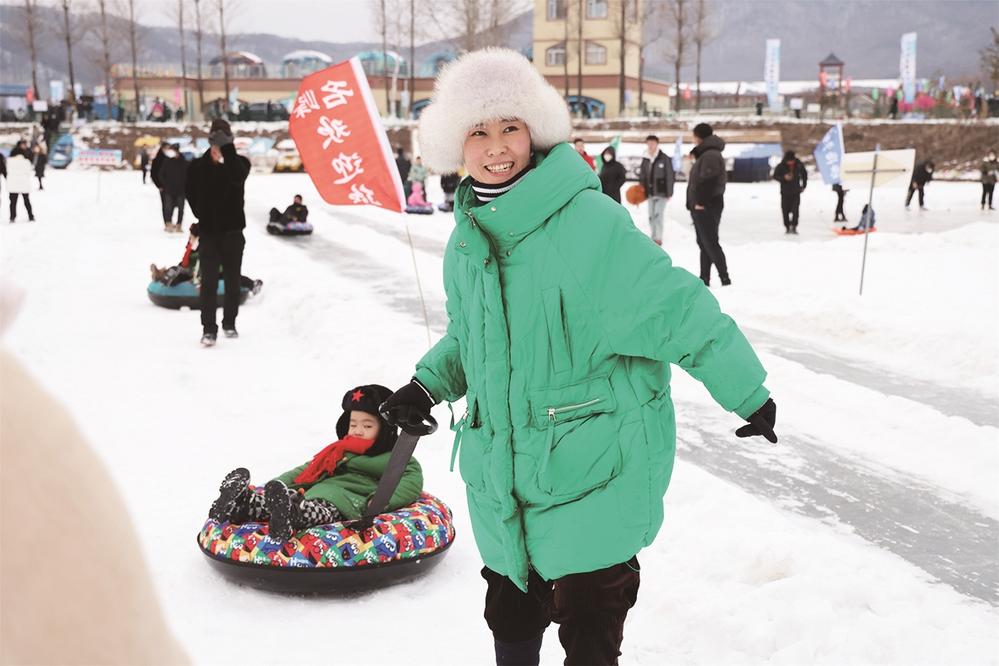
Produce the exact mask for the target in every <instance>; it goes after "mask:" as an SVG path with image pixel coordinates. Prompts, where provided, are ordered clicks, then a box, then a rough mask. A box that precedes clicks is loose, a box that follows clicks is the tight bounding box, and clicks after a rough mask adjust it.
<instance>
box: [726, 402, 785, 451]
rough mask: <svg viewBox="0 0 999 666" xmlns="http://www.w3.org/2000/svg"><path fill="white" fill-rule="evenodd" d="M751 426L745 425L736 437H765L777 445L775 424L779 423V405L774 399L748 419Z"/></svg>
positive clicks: (737, 431) (764, 404) (736, 433)
mask: <svg viewBox="0 0 999 666" xmlns="http://www.w3.org/2000/svg"><path fill="white" fill-rule="evenodd" d="M746 420H747V421H749V425H744V426H742V427H741V428H739V429H738V430H736V431H735V436H736V437H755V436H756V435H763V436H764V437H766V438H767V441H769V442H771V443H772V444H776V443H777V435H775V434H774V424H775V423H777V403H775V402H774V400H773V398H767V401H766V402H765V403H763V406H762V407H760V408H759V409H757V410H756V411H755V412H753V413H752V414H751V415H750V416H749V418H748V419H746Z"/></svg>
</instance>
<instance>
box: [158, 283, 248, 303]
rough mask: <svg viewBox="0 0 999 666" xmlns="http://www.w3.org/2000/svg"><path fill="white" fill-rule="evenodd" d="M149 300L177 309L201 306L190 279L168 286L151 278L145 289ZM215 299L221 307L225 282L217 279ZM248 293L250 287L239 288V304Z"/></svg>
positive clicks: (196, 291)
mask: <svg viewBox="0 0 999 666" xmlns="http://www.w3.org/2000/svg"><path fill="white" fill-rule="evenodd" d="M146 293H147V294H148V295H149V300H150V301H152V302H153V303H154V304H155V305H158V306H160V307H161V308H169V309H171V310H179V309H180V308H191V309H192V310H197V309H199V308H200V307H201V294H200V292H199V291H198V288H197V287H196V286H194V283H193V282H191V281H186V282H181V283H179V284H175V285H173V286H168V285H165V284H163V283H162V282H160V281H159V280H153V281H152V282H150V283H149V287H148V288H147V289H146ZM217 294H218V295H217V297H216V300H215V306H216V307H219V308H220V307H222V301H223V299H224V296H225V284H224V282H223V281H222V280H219V288H218V292H217ZM249 294H250V289H249V288H247V287H246V286H243V287H241V288H240V290H239V304H240V305H242V304H243V303H245V302H246V297H247V296H248V295H249Z"/></svg>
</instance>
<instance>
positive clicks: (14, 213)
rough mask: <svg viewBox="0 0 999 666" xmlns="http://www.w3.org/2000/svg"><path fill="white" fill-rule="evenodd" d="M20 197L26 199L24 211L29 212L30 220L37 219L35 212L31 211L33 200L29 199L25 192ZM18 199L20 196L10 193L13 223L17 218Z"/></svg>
mask: <svg viewBox="0 0 999 666" xmlns="http://www.w3.org/2000/svg"><path fill="white" fill-rule="evenodd" d="M20 196H21V197H22V198H23V199H24V209H25V210H26V211H28V219H29V220H33V219H35V213H34V211H32V210H31V198H30V197H28V193H27V192H24V193H22V194H21V195H20ZM17 197H18V194H17V193H16V192H11V193H10V219H11V221H13V220H14V218H15V217H17Z"/></svg>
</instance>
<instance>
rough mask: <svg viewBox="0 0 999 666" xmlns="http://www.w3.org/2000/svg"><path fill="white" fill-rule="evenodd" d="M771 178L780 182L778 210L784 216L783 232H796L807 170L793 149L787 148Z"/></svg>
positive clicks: (806, 179)
mask: <svg viewBox="0 0 999 666" xmlns="http://www.w3.org/2000/svg"><path fill="white" fill-rule="evenodd" d="M773 178H774V180H776V181H777V182H778V183H780V211H781V214H782V215H783V216H784V233H786V234H796V233H798V209H799V207H800V206H801V193H802V192H804V191H805V187H806V186H807V185H808V172H807V171H805V165H804V164H802V163H801V160H799V159H798V157H797V156H796V155H795V154H794V151H793V150H789V151H787V152H786V153H784V159H783V160H782V161H781V163H780V164H778V165H777V168H776V169H774V175H773Z"/></svg>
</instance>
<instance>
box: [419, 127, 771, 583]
mask: <svg viewBox="0 0 999 666" xmlns="http://www.w3.org/2000/svg"><path fill="white" fill-rule="evenodd" d="M456 204H457V205H456V206H455V219H456V221H457V226H456V228H455V230H454V232H453V233H452V234H451V238H450V240H449V242H448V246H447V249H446V252H445V255H444V286H445V291H446V293H447V313H448V318H449V324H448V330H447V333H446V335H444V337H443V338H442V339H441V340H440V341H439V342H438V343H437V344H436V345H435V346H434V347H433V349H431V350H430V351H429V352H428V353H427V354H426V356H424V357H423V359H421V360H420V362H419V363H418V364H417V370H416V375H415V376H416V378H417V379H418V380H419V381H420V382H422V383H423V384H424V385H425V386H426V387H427V388H428V389H429V390H430V392H431V393H432V394H433V396H434V397H435V398H436V399H438V400H441V399H443V400H448V401H454V400H457V399H458V398H460V397H461V396H463V395H464V396H465V398H466V401H467V403H468V412H467V413H466V415H465V416H464V418H463V419H462V420H461V421H460V422H459V423H458V424H457V426H456V429H457V430H459V433H458V437H460V458H459V469H460V472H461V476H462V478H463V480H464V481H465V484H466V488H467V494H468V505H469V511H470V513H471V521H472V528H473V531H474V534H475V541H476V543H477V544H478V547H479V551H480V553H481V555H482V559H483V561H484V562H485V564H486V566H488V567H489V568H490V569H493V570H494V571H497V572H500V573H502V574H504V575H506V576H508V577H509V578H510V579H511V580H512V581H513V582H514V583H516V584H517V585H518V586H519V587H520V588H521V589H526V583H527V575H528V567H533V568H534V569H535V570H536V571H537V572H538V573H539V574H540V575H541V576H542V577H543V578H546V579H555V578H559V577H562V576H565V575H567V574H571V573H579V572H586V571H593V570H596V569H600V568H603V567H608V566H611V565H613V564H618V563H620V562H624V561H626V560H627V559H629V558H630V557H631V556H632V555H634V554H636V553H637V552H638V551H639V550H640V549H641V548H642V547H643V546H647V545H649V544H650V543H652V540H653V539H654V538H655V536H656V533H657V532H658V530H659V527H660V525H661V524H662V520H663V502H662V498H663V495H664V493H665V492H666V487H667V485H668V484H669V478H670V473H671V471H672V469H673V456H674V451H675V425H674V418H673V405H672V401H671V400H670V393H669V381H670V365H669V364H670V363H675V364H677V365H679V366H680V367H681V368H683V369H684V370H686V371H687V372H688V373H690V374H691V375H693V376H694V377H695V378H697V379H698V380H700V381H701V382H703V383H704V385H705V386H706V387H707V388H708V390H709V391H710V392H711V395H712V396H713V397H714V399H715V400H716V401H717V402H718V403H719V404H720V405H721V406H722V407H724V408H725V409H727V410H730V411H735V412H736V413H737V414H739V415H740V416H742V417H746V416H749V415H750V414H752V413H753V412H754V411H756V410H757V409H758V408H759V407H760V406H761V405H762V404H763V403H764V402H765V401H766V399H767V396H768V392H767V390H766V389H765V388H764V387H763V380H764V378H765V376H766V372H765V371H764V370H763V367H762V366H761V364H760V362H759V360H758V359H757V358H756V355H755V354H754V353H753V350H752V348H751V347H750V346H749V343H748V342H747V341H746V339H745V337H744V336H743V335H742V332H741V331H739V329H738V328H737V327H736V325H735V323H734V322H733V321H732V320H731V319H730V318H729V317H728V316H726V315H724V314H722V313H721V312H720V311H719V309H718V303H717V301H716V300H715V299H714V297H713V296H712V295H711V293H710V292H709V291H708V289H707V288H706V287H705V286H704V285H703V284H702V283H701V281H700V280H699V279H697V278H696V277H694V276H693V275H691V274H690V273H688V272H687V271H685V270H683V269H680V268H674V267H673V265H672V263H671V262H670V258H669V257H668V256H667V255H666V254H665V253H664V252H663V251H662V249H661V248H659V247H657V246H656V245H655V244H654V243H653V242H652V241H651V240H649V238H647V237H646V236H645V235H644V234H642V233H641V232H640V231H639V230H638V229H637V228H635V225H634V223H633V222H632V220H631V217H630V215H629V214H628V212H627V211H626V210H625V209H624V208H623V207H621V206H620V205H619V204H617V203H615V202H614V201H613V200H612V199H611V198H610V197H607V196H605V195H604V194H602V193H601V192H600V182H599V180H598V179H597V177H596V175H595V174H594V173H593V170H592V169H590V168H589V167H588V166H587V165H586V163H585V162H583V161H582V160H580V159H579V156H578V155H576V154H575V151H574V150H573V148H572V147H571V146H569V145H568V144H560V145H558V146H556V147H555V148H553V149H552V150H551V151H550V152H549V153H548V155H547V156H542V157H541V158H540V162H539V164H538V166H537V168H535V169H534V170H532V171H531V172H530V173H528V174H527V175H526V176H525V177H524V178H523V180H522V181H521V182H520V183H518V184H517V186H516V187H514V188H513V189H512V190H510V191H509V192H507V193H506V194H504V195H502V196H500V197H498V198H497V199H495V200H493V201H492V202H490V203H488V204H483V205H481V206H478V205H477V202H476V199H475V198H474V194H473V192H472V191H471V187H470V185H469V183H468V181H467V180H466V181H465V182H463V183H462V184H461V186H460V187H459V190H458V196H457V199H456ZM458 437H456V440H455V447H456V449H457V447H458V446H459V439H458ZM452 461H453V454H452Z"/></svg>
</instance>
